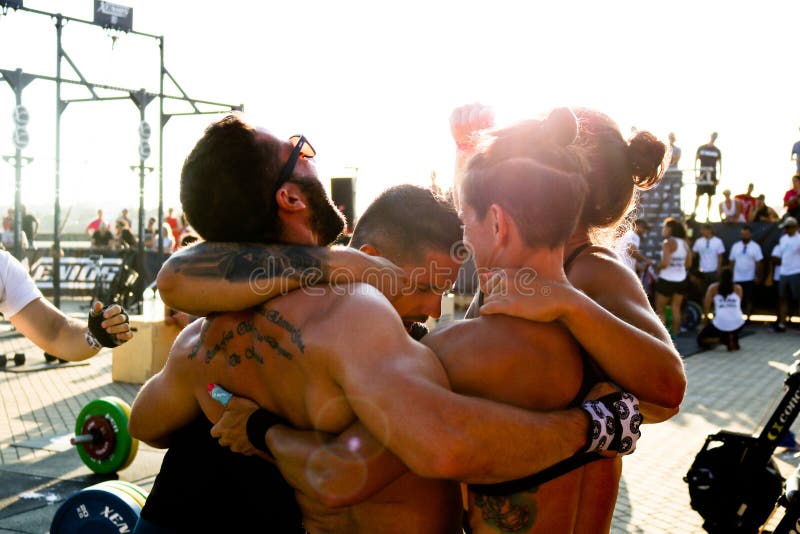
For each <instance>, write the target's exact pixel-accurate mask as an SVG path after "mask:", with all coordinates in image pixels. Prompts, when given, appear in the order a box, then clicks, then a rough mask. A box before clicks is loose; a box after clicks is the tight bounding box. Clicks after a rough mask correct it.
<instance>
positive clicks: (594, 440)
mask: <svg viewBox="0 0 800 534" xmlns="http://www.w3.org/2000/svg"><path fill="white" fill-rule="evenodd" d="M581 408H583V410H584V411H585V412H586V413H587V414H588V415H589V431H588V433H587V436H586V445H585V446H584V448H583V450H582V451H581V452H604V451H606V450H608V448H609V447H610V446H611V442H612V441H613V440H614V432H615V425H616V421H615V418H614V414H613V413H612V412H611V410H609V409H608V407H606V405H605V404H603V402H601V401H600V400H590V401H584V403H583V404H582V405H581Z"/></svg>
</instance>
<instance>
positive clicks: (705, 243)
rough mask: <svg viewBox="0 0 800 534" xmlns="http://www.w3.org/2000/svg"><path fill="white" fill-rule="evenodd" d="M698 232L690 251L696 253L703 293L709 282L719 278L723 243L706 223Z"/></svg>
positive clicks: (723, 251)
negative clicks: (698, 235)
mask: <svg viewBox="0 0 800 534" xmlns="http://www.w3.org/2000/svg"><path fill="white" fill-rule="evenodd" d="M700 234H701V236H700V237H698V238H697V239H696V240H695V242H694V245H693V246H692V252H694V253H695V254H696V255H697V259H696V260H695V265H697V268H698V270H699V271H700V278H701V280H702V281H703V293H705V291H706V290H707V289H708V287H709V286H710V285H711V284H713V283H715V282H717V281H718V280H719V273H720V269H721V268H722V255H723V254H725V244H724V243H723V242H722V239H720V238H718V237H717V236H715V235H714V228H713V227H712V226H711V225H710V224H708V223H706V224H704V225H703V226H702V227H701V228H700Z"/></svg>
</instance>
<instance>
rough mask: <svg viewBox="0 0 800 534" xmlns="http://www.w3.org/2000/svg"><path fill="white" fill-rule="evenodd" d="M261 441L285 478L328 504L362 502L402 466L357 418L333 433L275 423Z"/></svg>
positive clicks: (347, 504)
mask: <svg viewBox="0 0 800 534" xmlns="http://www.w3.org/2000/svg"><path fill="white" fill-rule="evenodd" d="M266 442H267V446H268V447H269V449H270V452H272V454H273V455H274V456H275V459H276V464H277V465H278V468H279V469H280V471H281V473H282V474H283V476H284V478H285V479H286V480H287V482H288V483H289V484H290V485H291V486H292V487H294V488H295V489H297V490H298V491H300V492H301V493H304V494H306V495H308V496H311V497H313V498H315V499H316V500H318V501H320V502H322V503H323V504H325V505H326V506H329V507H336V506H350V505H353V504H358V503H360V502H363V501H364V500H366V499H368V498H369V497H371V496H372V495H374V494H375V493H376V492H378V491H379V490H381V489H382V488H384V487H385V486H386V485H387V484H389V483H391V482H392V481H394V480H396V479H397V478H398V477H399V476H401V475H402V474H403V473H405V472H407V471H408V468H407V467H406V466H405V465H404V464H403V463H402V462H401V461H400V460H399V459H398V458H397V457H396V456H395V455H394V454H392V453H391V452H389V451H388V450H387V449H386V447H384V446H383V445H382V444H380V443H379V442H378V441H377V440H375V438H373V437H372V435H371V434H369V432H368V431H367V430H366V429H365V428H364V427H363V425H361V423H355V424H354V425H353V426H351V427H350V428H349V429H348V430H347V431H345V432H343V433H342V434H340V435H339V436H334V435H330V434H324V433H321V432H309V431H298V430H294V429H291V428H289V427H286V426H282V425H277V426H275V427H273V428H271V429H270V430H269V431H268V432H267V435H266Z"/></svg>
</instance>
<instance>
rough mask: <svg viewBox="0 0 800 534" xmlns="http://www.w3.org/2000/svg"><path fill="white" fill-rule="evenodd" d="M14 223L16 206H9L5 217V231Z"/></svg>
mask: <svg viewBox="0 0 800 534" xmlns="http://www.w3.org/2000/svg"><path fill="white" fill-rule="evenodd" d="M12 224H14V208H8V211H7V212H6V216H5V217H3V231H4V232H5V231H6V230H8V227H9V226H11V225H12Z"/></svg>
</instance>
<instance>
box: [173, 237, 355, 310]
mask: <svg viewBox="0 0 800 534" xmlns="http://www.w3.org/2000/svg"><path fill="white" fill-rule="evenodd" d="M339 254H344V255H345V256H347V254H348V253H347V252H344V253H337V255H334V256H333V258H332V253H331V251H330V250H329V249H326V248H324V247H303V246H288V245H261V244H245V243H208V242H204V243H198V244H196V245H193V246H191V247H187V248H184V249H182V250H179V251H178V252H176V253H175V254H173V255H172V256H170V258H169V259H168V260H167V261H166V263H164V266H163V267H162V268H161V271H160V272H159V274H158V289H159V292H160V295H161V299H162V300H163V301H164V303H165V304H167V305H168V306H170V307H171V308H175V309H178V310H181V311H185V312H187V313H191V314H192V315H207V314H208V313H209V312H212V311H232V310H240V309H245V308H249V307H251V306H255V305H257V304H260V303H262V302H264V301H266V300H269V299H270V298H272V297H275V296H277V295H280V294H283V293H286V292H288V291H290V290H292V289H296V288H298V287H300V286H301V285H304V284H312V283H316V282H318V281H323V280H327V279H328V276H329V274H330V270H331V263H332V259H335V258H338V257H339Z"/></svg>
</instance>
